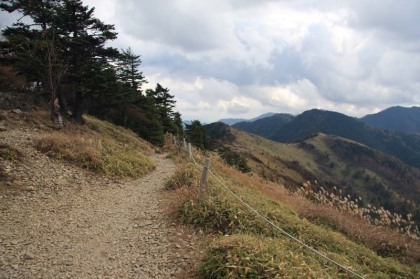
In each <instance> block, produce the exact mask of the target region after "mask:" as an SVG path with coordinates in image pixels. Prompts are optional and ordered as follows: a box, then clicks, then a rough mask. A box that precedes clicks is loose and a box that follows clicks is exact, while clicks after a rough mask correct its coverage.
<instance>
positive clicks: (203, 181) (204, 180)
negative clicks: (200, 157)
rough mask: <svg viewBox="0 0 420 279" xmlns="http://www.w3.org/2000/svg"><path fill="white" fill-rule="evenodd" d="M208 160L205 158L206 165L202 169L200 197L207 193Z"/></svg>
mask: <svg viewBox="0 0 420 279" xmlns="http://www.w3.org/2000/svg"><path fill="white" fill-rule="evenodd" d="M210 162H211V161H210V158H206V165H205V166H204V168H203V173H202V174H201V180H200V195H201V196H203V195H204V193H206V192H207V173H208V170H209V168H210Z"/></svg>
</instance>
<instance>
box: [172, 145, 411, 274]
mask: <svg viewBox="0 0 420 279" xmlns="http://www.w3.org/2000/svg"><path fill="white" fill-rule="evenodd" d="M194 154H195V158H196V160H197V161H198V162H203V161H204V158H205V157H206V156H205V154H202V153H197V151H195V152H194ZM206 155H207V156H210V157H211V158H212V166H211V169H212V170H213V171H214V172H215V173H216V174H217V175H218V176H219V177H220V178H221V179H222V180H223V181H224V183H225V184H226V185H227V186H228V187H229V188H231V189H232V190H233V191H234V192H236V193H237V194H239V195H240V196H241V197H243V198H244V199H245V200H246V201H247V202H248V203H249V204H251V205H252V206H253V207H254V208H256V209H257V210H258V211H259V212H261V213H262V214H263V215H265V216H267V217H268V218H269V219H270V220H272V221H273V222H274V223H276V224H277V225H279V226H280V227H282V228H283V229H285V230H286V231H288V232H289V233H291V234H292V235H294V236H295V237H297V238H299V239H301V240H303V241H304V242H305V243H307V244H309V245H311V246H313V247H315V248H316V249H319V250H320V251H321V252H324V253H326V254H327V255H328V256H330V257H332V258H333V259H335V260H337V261H339V262H341V263H345V265H346V266H349V267H352V268H353V269H354V270H357V271H359V272H361V273H362V274H364V275H368V276H369V278H416V277H417V275H418V274H419V266H418V263H419V258H418V251H419V249H418V242H416V241H414V240H410V239H409V238H407V237H404V236H402V235H400V234H398V233H396V232H395V231H392V230H391V229H383V228H378V227H377V226H373V225H370V224H368V223H367V222H366V221H365V220H363V219H362V218H359V217H357V216H354V215H350V216H349V214H348V213H346V212H342V211H339V210H338V209H335V208H332V207H330V206H326V205H322V204H314V203H312V202H311V201H309V200H308V199H306V198H304V197H301V196H297V195H294V194H292V193H290V192H289V191H287V190H286V189H285V188H284V187H282V186H281V185H278V184H274V183H268V182H267V181H265V180H264V179H261V178H260V177H258V176H256V175H249V174H243V173H241V172H239V171H237V170H236V169H234V168H232V167H229V166H227V165H226V164H224V163H223V162H222V161H221V160H219V158H218V156H217V155H215V154H206ZM177 160H178V162H179V163H178V164H182V162H184V164H185V162H186V161H185V156H184V155H183V156H182V158H181V157H179V158H178V159H177ZM209 184H210V186H209V187H210V188H209V194H208V195H207V196H205V197H206V198H205V199H200V198H199V197H197V195H196V194H194V193H193V191H190V190H188V191H185V190H184V191H179V190H177V191H175V192H174V195H178V194H181V195H183V196H182V198H181V197H180V198H175V199H178V200H179V201H180V202H179V203H178V206H180V208H181V215H182V216H181V218H180V219H181V220H182V221H183V222H185V223H190V224H193V225H195V226H197V227H201V228H202V229H203V230H204V231H208V232H212V233H214V232H221V233H222V234H229V235H231V234H233V236H232V238H231V237H229V238H224V237H223V238H222V239H221V240H216V241H215V243H214V244H213V245H212V247H211V248H210V250H208V253H207V256H206V259H205V262H204V264H203V266H202V275H203V276H204V277H205V278H275V277H270V275H269V274H270V272H271V271H270V270H272V268H273V267H271V266H270V264H269V263H268V262H267V261H266V260H267V259H268V260H269V261H271V262H273V263H275V264H276V265H280V266H282V267H283V269H282V272H285V274H287V275H285V276H289V277H293V276H295V278H301V277H300V276H301V275H302V274H307V275H308V276H309V275H312V276H309V277H312V278H320V277H319V276H321V277H322V278H347V276H348V274H345V273H342V271H340V270H338V269H336V268H335V267H331V265H330V264H328V263H326V262H323V261H322V260H321V261H320V260H319V258H318V259H317V257H316V256H315V255H313V254H311V253H310V252H307V251H303V250H301V248H299V247H297V246H296V245H295V244H293V243H290V242H289V241H285V240H284V238H283V236H281V234H280V233H279V232H278V231H277V232H275V231H273V230H270V229H267V227H266V224H262V223H261V220H259V219H258V218H256V217H255V215H253V214H252V213H251V212H249V211H248V210H247V209H246V208H245V207H244V206H242V205H241V204H240V203H239V202H238V201H236V200H235V199H234V198H232V197H231V196H230V195H229V194H228V193H227V192H226V191H225V190H223V189H222V187H220V185H218V182H216V181H215V180H214V179H211V178H210V180H209ZM184 189H190V188H187V187H186V188H184ZM196 192H197V191H196ZM189 193H193V195H191V196H189V197H185V195H188V194H189ZM181 200H182V201H181ZM263 223H264V222H263ZM332 229H333V230H334V231H336V232H333V231H332ZM337 232H341V234H340V233H337ZM237 233H240V234H242V235H240V236H238V235H237ZM343 235H344V236H343ZM261 236H262V238H261ZM255 237H257V238H255ZM267 237H268V238H267ZM238 240H240V241H242V242H241V243H239V242H238ZM356 243H358V244H356ZM361 244H362V245H361ZM273 245H274V246H273ZM264 247H265V248H264ZM269 247H272V248H273V247H275V248H273V249H267V248H269ZM367 247H369V249H368V248H367ZM372 251H375V252H376V253H379V254H382V255H384V256H387V257H392V258H394V259H391V258H389V259H384V258H381V257H378V256H377V255H376V254H375V253H374V252H372ZM290 255H293V257H290ZM396 258H398V260H399V261H400V262H402V263H412V264H414V266H412V267H409V266H407V265H405V264H401V263H399V261H395V259H396ZM290 261H293V262H296V263H298V262H299V263H304V265H303V266H300V267H298V266H293V265H288V264H289V263H290ZM227 263H231V264H227ZM251 270H254V271H256V273H258V275H255V274H256V273H253V272H254V271H252V272H251ZM248 272H249V273H248ZM302 272H303V273H302ZM305 272H308V273H305ZM279 274H281V273H279ZM218 276H221V277H218ZM258 276H260V277H258ZM264 276H266V277H264ZM296 276H297V277H296Z"/></svg>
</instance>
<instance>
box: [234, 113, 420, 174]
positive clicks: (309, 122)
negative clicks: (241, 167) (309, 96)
mask: <svg viewBox="0 0 420 279" xmlns="http://www.w3.org/2000/svg"><path fill="white" fill-rule="evenodd" d="M270 120H271V121H270ZM266 121H267V122H266V123H265V124H264V125H267V129H262V128H259V129H254V130H253V133H255V134H258V135H261V136H264V137H266V138H269V139H272V140H275V141H278V142H284V143H291V142H300V141H303V140H305V139H308V138H310V137H313V136H315V135H317V134H318V133H324V134H328V135H337V136H340V137H343V138H347V139H351V140H353V141H357V142H359V143H363V144H365V145H367V146H369V147H371V148H375V149H377V150H381V151H383V152H386V153H388V154H390V155H393V156H395V157H397V158H399V159H401V160H402V161H404V162H405V163H407V164H409V165H411V166H414V167H417V168H420V136H418V135H408V134H402V133H397V132H392V131H388V130H382V129H377V128H374V127H371V126H369V125H367V124H365V123H364V122H362V121H360V120H358V119H356V118H353V117H349V116H346V115H344V114H341V113H338V112H332V111H324V110H318V109H313V110H309V111H305V112H303V113H302V114H300V115H298V116H296V117H294V118H293V119H292V120H291V121H288V122H286V123H285V122H281V121H278V119H276V118H273V117H271V118H268V119H266ZM254 123H255V122H254ZM235 127H236V128H238V129H240V128H241V127H240V125H239V126H235Z"/></svg>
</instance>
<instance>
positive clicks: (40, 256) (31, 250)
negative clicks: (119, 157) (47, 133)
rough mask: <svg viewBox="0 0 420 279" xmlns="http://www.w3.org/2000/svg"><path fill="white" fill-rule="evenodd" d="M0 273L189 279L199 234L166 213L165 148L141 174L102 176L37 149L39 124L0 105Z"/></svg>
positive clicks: (168, 165) (169, 169)
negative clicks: (1, 155)
mask: <svg viewBox="0 0 420 279" xmlns="http://www.w3.org/2000/svg"><path fill="white" fill-rule="evenodd" d="M0 114H1V118H0V127H1V129H0V146H3V147H5V146H7V147H8V148H9V149H10V148H12V149H14V150H16V151H17V153H18V154H19V156H20V157H21V158H20V159H19V160H3V159H2V161H1V162H0V174H1V175H0V278H187V277H193V276H195V275H194V274H195V270H196V267H197V264H198V263H199V259H200V257H201V251H200V249H199V246H200V235H199V233H196V232H194V231H192V230H191V229H187V228H183V227H180V226H179V225H177V224H175V221H173V219H171V217H170V216H169V214H167V212H168V208H167V207H168V204H169V203H168V201H167V196H168V193H165V192H164V184H165V182H166V180H167V178H168V177H170V176H171V175H172V174H173V173H174V171H175V164H174V163H173V162H172V161H171V160H170V159H168V158H167V156H166V155H165V154H158V155H153V160H154V161H155V164H156V169H155V170H154V171H152V172H151V173H149V174H148V175H146V176H144V177H142V178H140V179H136V180H133V179H131V180H130V179H125V180H116V179H111V178H107V177H105V176H102V175H98V174H95V173H92V172H89V171H86V170H83V169H80V168H78V167H75V166H73V165H70V164H68V163H65V162H63V161H60V160H55V159H51V158H49V157H47V156H46V155H44V154H42V153H40V152H38V151H37V150H35V149H34V148H33V142H34V139H35V137H37V136H39V135H40V134H42V130H41V129H39V127H38V128H37V127H36V126H34V125H29V124H28V123H27V122H28V121H25V119H26V120H27V118H28V117H30V116H29V115H28V114H26V113H25V112H21V111H16V110H15V111H14V112H12V111H0Z"/></svg>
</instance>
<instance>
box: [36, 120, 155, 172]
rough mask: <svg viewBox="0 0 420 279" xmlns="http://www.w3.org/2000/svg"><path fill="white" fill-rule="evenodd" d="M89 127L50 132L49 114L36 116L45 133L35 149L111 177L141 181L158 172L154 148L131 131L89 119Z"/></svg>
mask: <svg viewBox="0 0 420 279" xmlns="http://www.w3.org/2000/svg"><path fill="white" fill-rule="evenodd" d="M85 120H86V122H87V123H86V125H83V126H80V125H74V124H71V123H67V125H66V127H65V128H64V129H62V130H59V131H56V130H51V129H48V128H46V126H47V125H49V123H50V121H49V119H48V115H47V113H45V112H43V113H38V114H37V115H34V117H33V122H34V124H36V125H38V126H39V127H40V128H42V127H44V133H43V134H42V135H40V136H39V137H38V138H37V139H36V141H35V147H36V148H37V149H38V150H40V151H41V152H44V153H46V154H47V155H48V156H51V157H54V158H58V159H62V160H66V161H68V162H70V163H72V164H75V165H77V166H79V167H81V168H84V169H88V170H91V171H96V172H98V173H101V174H105V175H107V176H109V177H120V178H123V177H133V178H136V177H141V176H143V175H145V174H146V173H148V172H150V171H151V170H153V169H154V168H155V166H154V164H153V162H152V161H151V160H150V159H149V155H151V154H152V153H153V148H152V146H151V145H150V144H149V143H147V142H146V141H144V140H142V139H140V138H139V137H138V136H137V135H136V134H134V133H133V132H131V131H130V130H127V129H124V128H122V127H119V126H115V125H113V124H111V123H109V122H106V121H101V120H99V119H97V118H95V117H91V116H85Z"/></svg>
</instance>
